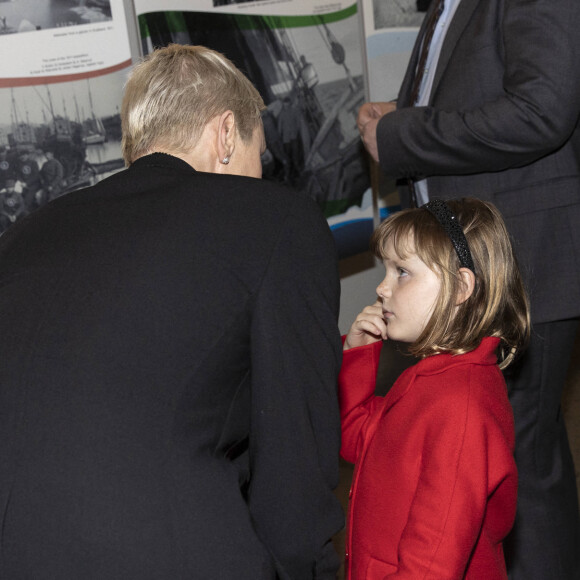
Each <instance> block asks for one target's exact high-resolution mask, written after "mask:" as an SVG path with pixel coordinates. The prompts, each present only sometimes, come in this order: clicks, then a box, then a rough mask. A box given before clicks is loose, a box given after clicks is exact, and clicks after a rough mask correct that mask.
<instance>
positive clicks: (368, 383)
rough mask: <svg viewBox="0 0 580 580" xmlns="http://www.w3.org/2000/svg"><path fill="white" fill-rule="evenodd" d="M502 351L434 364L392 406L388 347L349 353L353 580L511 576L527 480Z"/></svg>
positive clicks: (400, 383)
mask: <svg viewBox="0 0 580 580" xmlns="http://www.w3.org/2000/svg"><path fill="white" fill-rule="evenodd" d="M497 345H498V339H496V338H486V339H484V340H483V342H482V344H481V345H480V346H479V347H478V348H477V349H476V350H474V351H472V352H470V353H467V354H464V355H457V356H451V355H448V354H441V355H437V356H431V357H428V358H425V359H423V360H421V361H420V362H419V363H417V364H416V365H414V366H413V367H411V368H409V369H407V370H406V371H405V372H404V373H403V374H402V375H401V376H400V377H399V379H398V380H397V382H396V383H395V384H394V385H393V387H392V388H391V390H390V391H389V392H388V393H387V395H386V396H385V397H376V396H374V389H375V379H376V373H377V368H378V361H379V354H380V349H381V346H382V343H381V342H377V343H374V344H372V345H369V346H364V347H358V348H353V349H350V350H347V351H345V352H344V358H343V366H342V370H341V373H340V378H339V385H340V398H341V414H342V435H343V442H342V450H341V454H342V456H343V457H344V459H346V460H347V461H350V462H352V463H355V464H356V467H355V471H354V475H353V482H352V488H351V493H350V498H351V499H350V505H349V514H348V526H347V536H346V563H345V567H346V574H347V578H350V579H351V580H362V579H367V580H378V579H381V580H382V579H383V578H389V579H391V578H393V579H395V578H396V579H400V580H403V579H409V580H418V579H422V580H427V579H432V580H435V579H436V580H444V579H460V578H466V579H471V580H475V579H477V580H496V579H500V578H501V579H505V578H507V575H506V569H505V563H504V557H503V549H502V540H503V539H504V538H505V536H506V535H507V533H508V532H509V531H510V529H511V527H512V525H513V521H514V517H515V511H516V492H517V472H516V466H515V462H514V459H513V449H514V426H513V416H512V411H511V407H510V404H509V402H508V398H507V390H506V385H505V382H504V379H503V376H502V374H501V371H500V370H499V367H498V366H497V364H496V355H495V350H496V348H497Z"/></svg>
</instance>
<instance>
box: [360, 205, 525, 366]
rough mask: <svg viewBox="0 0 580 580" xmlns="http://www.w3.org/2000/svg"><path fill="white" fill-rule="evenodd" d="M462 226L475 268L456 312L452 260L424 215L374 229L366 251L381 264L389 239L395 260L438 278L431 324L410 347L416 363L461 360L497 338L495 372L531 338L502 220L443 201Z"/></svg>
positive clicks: (400, 217) (441, 232) (407, 215)
mask: <svg viewBox="0 0 580 580" xmlns="http://www.w3.org/2000/svg"><path fill="white" fill-rule="evenodd" d="M447 205H448V207H449V208H450V209H451V211H452V212H453V213H454V214H455V216H456V218H457V221H458V222H459V224H460V225H461V226H462V228H463V231H464V233H465V237H466V239H467V242H468V245H469V248H470V251H471V255H472V257H473V262H474V265H475V287H474V290H473V293H472V294H471V296H470V297H469V298H468V299H467V300H466V301H465V302H463V303H462V304H460V305H458V306H456V302H457V297H458V296H459V292H460V290H461V288H462V286H461V285H462V280H461V278H460V276H459V268H460V267H461V265H460V263H459V258H458V257H457V254H456V252H455V249H454V247H453V244H452V242H451V240H450V238H449V236H448V235H447V233H446V232H445V229H444V228H443V227H442V226H441V224H440V223H439V222H438V221H437V219H436V218H435V217H434V216H433V215H432V214H431V213H430V212H429V211H427V210H426V209H424V208H418V209H407V210H403V211H400V212H397V213H395V214H393V215H392V216H390V217H389V218H387V219H386V220H385V221H384V222H382V223H381V224H380V226H379V227H378V228H377V229H376V230H375V232H374V234H373V237H372V239H371V248H372V250H373V251H374V253H375V255H376V256H377V257H379V258H381V259H383V257H384V255H383V252H384V249H385V245H386V241H387V239H391V240H392V242H393V246H394V248H395V252H396V253H397V254H398V255H399V257H400V258H401V259H405V257H406V256H408V255H409V254H410V253H416V254H417V256H418V257H419V258H420V259H421V260H422V261H423V262H424V263H425V264H426V265H427V266H428V267H429V268H430V269H431V270H432V271H433V272H435V273H436V274H437V275H438V276H439V277H440V279H441V290H440V292H439V296H438V297H437V300H436V302H435V307H434V310H433V313H432V315H431V318H430V319H429V321H428V322H427V325H426V326H425V329H424V330H423V332H422V333H421V335H420V336H419V338H418V339H417V340H416V341H415V342H414V343H412V344H411V345H409V352H411V354H413V355H415V356H421V357H425V356H430V355H432V354H437V353H441V352H448V353H451V354H462V353H465V352H469V351H471V350H473V349H475V348H476V347H477V346H479V344H480V342H481V340H482V339H483V338H484V337H486V336H495V337H498V338H500V349H499V353H498V359H499V363H500V368H502V369H503V368H505V367H507V366H508V365H509V364H510V363H511V362H512V361H513V359H514V357H515V356H516V354H517V353H519V352H520V351H521V350H523V349H524V348H525V346H526V345H527V342H528V340H529V335H530V309H529V302H528V297H527V294H526V291H525V288H524V284H523V281H522V278H521V274H520V270H519V268H518V264H517V260H516V257H515V254H514V251H513V247H512V244H511V240H510V237H509V234H508V232H507V229H506V226H505V223H504V221H503V218H502V216H501V214H500V212H499V211H498V209H497V208H496V207H495V206H494V205H493V204H491V203H487V202H483V201H480V200H478V199H472V198H463V199H459V200H448V201H447Z"/></svg>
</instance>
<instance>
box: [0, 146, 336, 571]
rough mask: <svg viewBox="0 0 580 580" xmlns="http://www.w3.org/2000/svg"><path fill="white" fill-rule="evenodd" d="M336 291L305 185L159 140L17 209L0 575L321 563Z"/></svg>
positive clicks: (330, 482)
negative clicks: (206, 169) (233, 170)
mask: <svg viewBox="0 0 580 580" xmlns="http://www.w3.org/2000/svg"><path fill="white" fill-rule="evenodd" d="M338 305H339V278H338V274H337V261H336V251H335V247H334V242H333V240H332V236H331V234H330V231H329V229H328V226H327V224H326V221H325V220H324V218H323V217H322V215H321V213H320V212H319V210H318V208H317V207H316V205H315V204H314V202H312V201H311V200H309V199H306V198H304V197H302V196H301V195H300V194H298V193H296V192H293V191H290V190H287V189H285V188H282V187H279V186H276V185H273V184H271V183H268V182H265V181H262V180H257V179H252V178H245V177H238V176H224V175H216V174H204V173H198V172H196V171H195V170H193V169H192V168H191V167H190V166H189V165H188V164H186V163H185V162H183V161H181V160H179V159H177V158H175V157H171V156H169V155H165V154H153V155H150V156H147V157H145V158H141V159H139V160H138V161H136V162H135V163H134V164H133V165H132V166H131V167H130V168H129V169H128V170H125V171H122V172H120V173H118V174H116V175H113V176H112V177H110V178H108V179H106V180H104V181H102V182H100V183H99V184H97V185H96V186H94V187H91V188H89V189H86V190H83V191H78V192H75V193H72V194H69V195H67V196H64V197H61V198H59V199H57V200H55V201H54V202H51V203H49V204H48V205H47V206H45V207H44V208H42V209H41V210H39V211H37V212H36V213H34V214H32V215H31V216H29V218H27V219H24V220H22V221H21V222H19V223H17V224H16V225H15V226H14V227H12V228H11V229H10V230H9V231H8V232H7V233H5V234H4V235H3V236H2V237H1V238H0V329H1V331H0V353H1V363H0V457H1V458H2V460H1V464H0V513H2V515H3V524H2V525H3V528H2V545H1V552H0V553H1V561H0V562H1V563H0V577H1V578H2V579H3V580H16V579H24V578H27V579H28V578H34V579H35V580H42V579H56V578H58V579H59V580H63V579H70V580H80V579H83V580H90V579H95V580H96V579H99V580H114V579H119V580H121V579H123V580H127V579H135V580H148V579H151V580H162V579H163V580H170V579H171V580H174V579H186V578H188V579H189V578H195V579H204V580H205V579H213V578H215V579H218V578H219V579H222V578H223V579H230V578H231V579H236V580H241V579H247V580H257V579H266V578H268V579H270V578H274V577H275V574H276V573H277V575H278V577H280V578H292V579H301V578H334V577H335V572H336V569H337V567H338V558H337V555H336V554H335V552H334V551H333V549H332V544H331V542H330V538H331V536H332V535H333V534H335V533H336V532H337V531H338V530H339V529H340V528H341V527H342V524H343V514H342V510H341V508H340V505H339V502H338V501H337V499H336V497H335V496H334V494H333V492H332V489H333V487H335V486H336V484H337V481H338V452H339V445H340V425H339V413H338V404H337V395H336V376H337V372H338V369H339V366H340V362H341V342H340V337H339V332H338V329H337V324H336V319H337V313H338ZM275 571H276V572H275Z"/></svg>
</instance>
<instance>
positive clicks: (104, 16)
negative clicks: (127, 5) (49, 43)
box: [0, 0, 112, 35]
mask: <svg viewBox="0 0 580 580" xmlns="http://www.w3.org/2000/svg"><path fill="white" fill-rule="evenodd" d="M111 19H112V13H111V2H110V0H0V35H4V34H14V33H19V32H33V31H37V30H46V29H51V28H61V27H65V26H77V25H79V24H94V23H97V22H106V21H108V20H111Z"/></svg>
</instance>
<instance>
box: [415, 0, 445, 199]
mask: <svg viewBox="0 0 580 580" xmlns="http://www.w3.org/2000/svg"><path fill="white" fill-rule="evenodd" d="M431 1H432V2H433V4H434V6H433V10H432V11H431V12H430V13H429V16H428V17H427V18H428V20H427V24H426V27H425V34H424V35H423V42H422V44H421V52H420V54H419V61H418V62H417V72H416V73H415V78H414V80H413V86H412V88H411V101H410V103H409V104H410V105H411V106H414V105H415V103H416V102H417V97H418V96H419V89H420V88H421V84H422V82H423V76H424V75H425V65H426V64H427V56H428V55H429V48H430V47H431V40H432V39H433V33H434V32H435V27H436V26H437V22H439V18H440V17H441V14H442V13H443V8H444V6H445V0H431ZM407 185H408V187H409V194H410V196H411V207H417V192H416V191H415V182H414V181H413V179H408V180H407Z"/></svg>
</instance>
